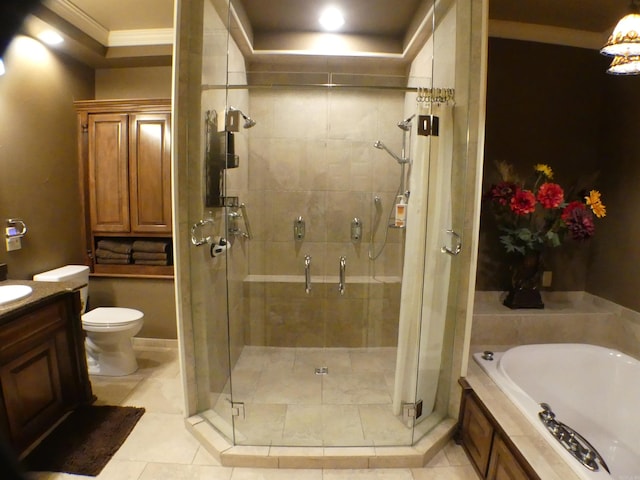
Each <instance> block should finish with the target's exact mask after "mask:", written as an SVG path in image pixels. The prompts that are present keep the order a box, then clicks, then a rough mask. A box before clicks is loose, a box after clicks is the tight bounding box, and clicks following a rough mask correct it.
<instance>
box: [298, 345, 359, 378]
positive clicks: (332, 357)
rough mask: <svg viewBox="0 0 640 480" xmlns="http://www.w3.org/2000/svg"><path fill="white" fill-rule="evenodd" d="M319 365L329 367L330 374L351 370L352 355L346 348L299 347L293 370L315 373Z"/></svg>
mask: <svg viewBox="0 0 640 480" xmlns="http://www.w3.org/2000/svg"><path fill="white" fill-rule="evenodd" d="M318 367H328V369H329V373H330V374H336V373H341V372H350V371H351V357H350V356H349V350H348V349H346V348H344V349H343V348H298V349H296V360H295V364H294V366H293V371H294V372H296V373H309V374H314V372H315V369H316V368H318Z"/></svg>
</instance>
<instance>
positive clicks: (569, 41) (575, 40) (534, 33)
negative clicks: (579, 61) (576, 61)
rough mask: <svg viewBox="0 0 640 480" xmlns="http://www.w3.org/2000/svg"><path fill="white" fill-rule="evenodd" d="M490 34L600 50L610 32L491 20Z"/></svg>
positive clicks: (512, 38)
mask: <svg viewBox="0 0 640 480" xmlns="http://www.w3.org/2000/svg"><path fill="white" fill-rule="evenodd" d="M489 36H490V37H497V38H507V39H510V40H525V41H529V42H539V43H550V44H554V45H564V46H567V47H578V48H587V49H590V50H600V49H601V48H602V46H603V45H604V44H605V43H606V41H607V38H608V37H609V32H608V31H607V32H602V33H598V32H589V31H586V30H573V29H570V28H562V27H552V26H549V25H536V24H533V23H520V22H508V21H504V20H489Z"/></svg>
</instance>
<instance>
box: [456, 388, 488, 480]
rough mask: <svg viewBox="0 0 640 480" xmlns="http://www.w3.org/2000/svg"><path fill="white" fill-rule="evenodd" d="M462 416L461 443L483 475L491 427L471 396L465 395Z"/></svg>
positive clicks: (485, 468)
mask: <svg viewBox="0 0 640 480" xmlns="http://www.w3.org/2000/svg"><path fill="white" fill-rule="evenodd" d="M462 414H463V417H462V443H463V444H464V446H465V447H466V448H467V451H468V452H469V455H470V456H471V458H472V459H473V461H474V463H475V464H476V467H477V468H478V470H479V471H480V472H482V474H483V475H484V474H485V473H486V471H487V465H488V463H489V455H490V453H491V443H492V441H493V427H492V426H491V423H490V422H489V420H488V419H487V418H486V417H485V415H484V413H483V412H482V409H481V408H480V406H479V405H478V404H477V403H476V401H475V399H474V397H473V396H472V395H471V394H467V395H466V399H465V406H464V411H463V413H462Z"/></svg>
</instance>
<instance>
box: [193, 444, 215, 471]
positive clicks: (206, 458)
mask: <svg viewBox="0 0 640 480" xmlns="http://www.w3.org/2000/svg"><path fill="white" fill-rule="evenodd" d="M191 463H192V464H193V465H214V466H218V467H219V466H221V465H220V462H219V461H218V460H216V459H215V458H214V457H213V455H211V454H210V453H209V452H208V451H207V450H206V449H205V448H204V447H199V448H198V451H197V452H196V456H195V457H194V458H193V461H192V462H191Z"/></svg>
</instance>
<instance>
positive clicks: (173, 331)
mask: <svg viewBox="0 0 640 480" xmlns="http://www.w3.org/2000/svg"><path fill="white" fill-rule="evenodd" d="M4 62H5V66H6V69H7V73H6V74H5V75H4V76H2V77H0V224H1V225H2V228H4V220H5V219H7V218H12V217H19V218H22V219H23V220H24V221H25V223H26V224H27V227H28V232H27V235H26V236H25V237H24V239H23V242H22V245H23V248H22V249H21V250H17V251H13V252H7V251H6V248H5V247H4V245H0V263H7V264H8V267H9V278H11V279H30V278H31V277H32V276H33V274H35V273H38V272H42V271H45V270H49V269H51V268H56V267H59V266H62V265H65V264H69V263H82V262H83V259H84V255H83V250H84V246H83V242H82V239H81V222H82V218H81V209H80V196H79V183H78V182H79V180H78V153H77V134H76V128H77V127H76V112H75V109H74V107H73V102H74V100H87V99H92V98H95V96H96V95H95V93H96V92H95V90H94V89H95V86H96V84H97V83H98V82H96V79H95V73H94V70H93V69H91V68H88V67H86V66H82V65H79V64H77V63H75V62H73V61H70V60H68V59H67V58H66V57H61V56H57V55H55V54H53V53H52V52H51V51H49V50H48V49H47V48H45V47H43V46H42V44H40V43H39V42H37V41H35V40H33V39H30V38H27V37H16V39H15V40H14V42H13V43H12V44H11V46H10V47H9V49H8V50H7V52H6V54H5V56H4ZM119 70H120V72H118V74H113V73H112V74H110V77H113V78H116V80H115V86H114V87H113V88H114V89H115V90H108V87H107V86H106V84H105V83H104V80H105V79H104V77H103V78H102V82H100V85H101V91H102V92H103V93H105V92H107V91H111V92H113V93H114V94H115V92H116V91H117V93H118V95H119V97H120V98H138V97H140V96H145V95H141V94H140V93H141V90H140V88H141V85H143V84H144V82H143V81H142V79H140V75H139V73H140V71H139V69H132V70H135V72H133V73H131V72H129V71H128V70H130V69H119ZM167 71H168V72H169V73H170V71H171V69H170V68H169V67H166V68H164V69H163V70H162V75H159V72H157V71H154V72H147V73H149V74H151V73H155V74H156V76H155V80H154V81H153V82H152V84H153V85H155V87H153V89H152V94H153V95H146V96H147V97H149V96H154V97H158V96H163V97H170V96H171V82H170V81H168V82H167V81H166V72H167ZM143 77H144V76H143ZM160 77H161V78H162V79H163V80H162V81H159V80H158V78H160ZM133 78H139V81H134V80H132V79H133ZM123 79H128V82H129V83H128V84H129V86H130V91H129V92H127V90H126V89H125V88H124V87H123V85H127V81H124V80H123ZM160 85H161V86H162V87H160ZM89 295H90V296H91V298H92V305H91V306H92V307H96V306H101V305H102V306H113V305H117V306H123V307H125V306H126V307H132V308H138V309H140V310H141V311H143V312H144V314H145V324H144V326H143V328H142V330H141V332H140V333H139V334H138V336H141V337H153V338H177V327H176V316H175V299H174V292H173V281H172V280H149V279H125V278H96V277H92V279H91V282H90V288H89Z"/></svg>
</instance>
